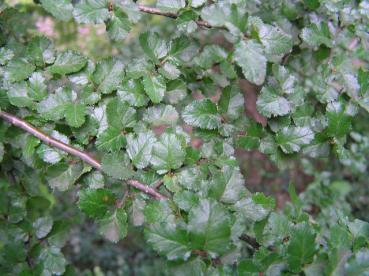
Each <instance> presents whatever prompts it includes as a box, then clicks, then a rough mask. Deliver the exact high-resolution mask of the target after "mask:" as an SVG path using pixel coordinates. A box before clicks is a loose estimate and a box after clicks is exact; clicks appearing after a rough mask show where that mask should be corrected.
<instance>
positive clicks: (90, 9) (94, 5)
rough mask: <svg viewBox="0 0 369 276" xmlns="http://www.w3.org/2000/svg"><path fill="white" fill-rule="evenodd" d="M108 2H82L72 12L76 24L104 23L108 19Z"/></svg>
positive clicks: (96, 0)
mask: <svg viewBox="0 0 369 276" xmlns="http://www.w3.org/2000/svg"><path fill="white" fill-rule="evenodd" d="M108 4H109V2H108V1H107V0H82V1H81V2H79V3H78V4H77V5H76V6H75V7H74V11H73V16H74V18H75V19H76V21H77V22H78V23H95V24H100V23H104V21H105V20H107V19H109V17H110V13H109V10H108Z"/></svg>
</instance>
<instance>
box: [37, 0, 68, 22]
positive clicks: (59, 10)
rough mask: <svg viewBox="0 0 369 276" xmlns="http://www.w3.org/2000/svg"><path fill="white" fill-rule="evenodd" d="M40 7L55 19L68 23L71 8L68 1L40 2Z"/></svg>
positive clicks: (43, 0) (51, 0)
mask: <svg viewBox="0 0 369 276" xmlns="http://www.w3.org/2000/svg"><path fill="white" fill-rule="evenodd" d="M41 4H42V7H43V8H44V9H45V10H47V11H48V12H49V13H51V14H52V15H53V16H54V17H56V18H57V19H60V20H63V21H69V20H70V19H71V18H72V11H73V6H72V4H71V1H70V0H41Z"/></svg>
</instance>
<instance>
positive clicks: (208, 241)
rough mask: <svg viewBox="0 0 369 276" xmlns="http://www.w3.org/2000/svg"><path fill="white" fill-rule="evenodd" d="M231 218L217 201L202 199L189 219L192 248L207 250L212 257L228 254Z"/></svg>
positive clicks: (192, 210) (191, 212)
mask: <svg viewBox="0 0 369 276" xmlns="http://www.w3.org/2000/svg"><path fill="white" fill-rule="evenodd" d="M230 218H231V216H230V215H229V213H228V212H227V211H226V209H225V208H224V207H223V206H222V205H221V204H219V203H217V202H216V201H215V200H209V199H201V200H200V201H199V203H198V205H196V206H194V207H193V208H192V209H191V211H190V213H189V217H188V231H189V232H190V238H191V245H192V248H193V249H199V250H205V251H207V252H208V253H209V254H210V256H212V257H217V256H219V255H220V254H222V253H224V252H226V251H227V249H228V247H229V239H230V234H231V229H230V223H231V222H230Z"/></svg>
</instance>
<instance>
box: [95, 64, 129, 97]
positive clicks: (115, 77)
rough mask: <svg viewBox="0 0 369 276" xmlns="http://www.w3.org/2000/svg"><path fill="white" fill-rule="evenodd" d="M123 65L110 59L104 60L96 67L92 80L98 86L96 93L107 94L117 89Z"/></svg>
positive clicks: (122, 74) (122, 73)
mask: <svg viewBox="0 0 369 276" xmlns="http://www.w3.org/2000/svg"><path fill="white" fill-rule="evenodd" d="M123 69H124V64H123V63H122V62H121V61H119V60H117V61H115V62H114V60H113V59H112V58H109V59H105V60H103V61H101V62H99V63H98V64H97V65H96V70H95V72H94V73H93V75H92V80H93V81H94V82H95V83H96V84H97V85H98V91H101V93H103V94H109V93H111V92H113V91H114V90H116V89H117V86H118V85H119V84H120V83H121V82H122V80H123V77H124V70H123Z"/></svg>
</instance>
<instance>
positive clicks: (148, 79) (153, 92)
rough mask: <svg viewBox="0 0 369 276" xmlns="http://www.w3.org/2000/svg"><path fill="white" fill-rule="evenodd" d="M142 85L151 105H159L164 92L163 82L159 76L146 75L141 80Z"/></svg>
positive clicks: (164, 85)
mask: <svg viewBox="0 0 369 276" xmlns="http://www.w3.org/2000/svg"><path fill="white" fill-rule="evenodd" d="M143 85H144V88H145V92H146V94H147V96H149V98H150V100H151V101H152V102H153V103H160V102H161V101H162V99H163V98H164V94H165V91H166V84H165V80H164V78H163V77H162V76H160V75H156V76H154V75H150V74H149V75H146V76H144V78H143Z"/></svg>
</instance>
